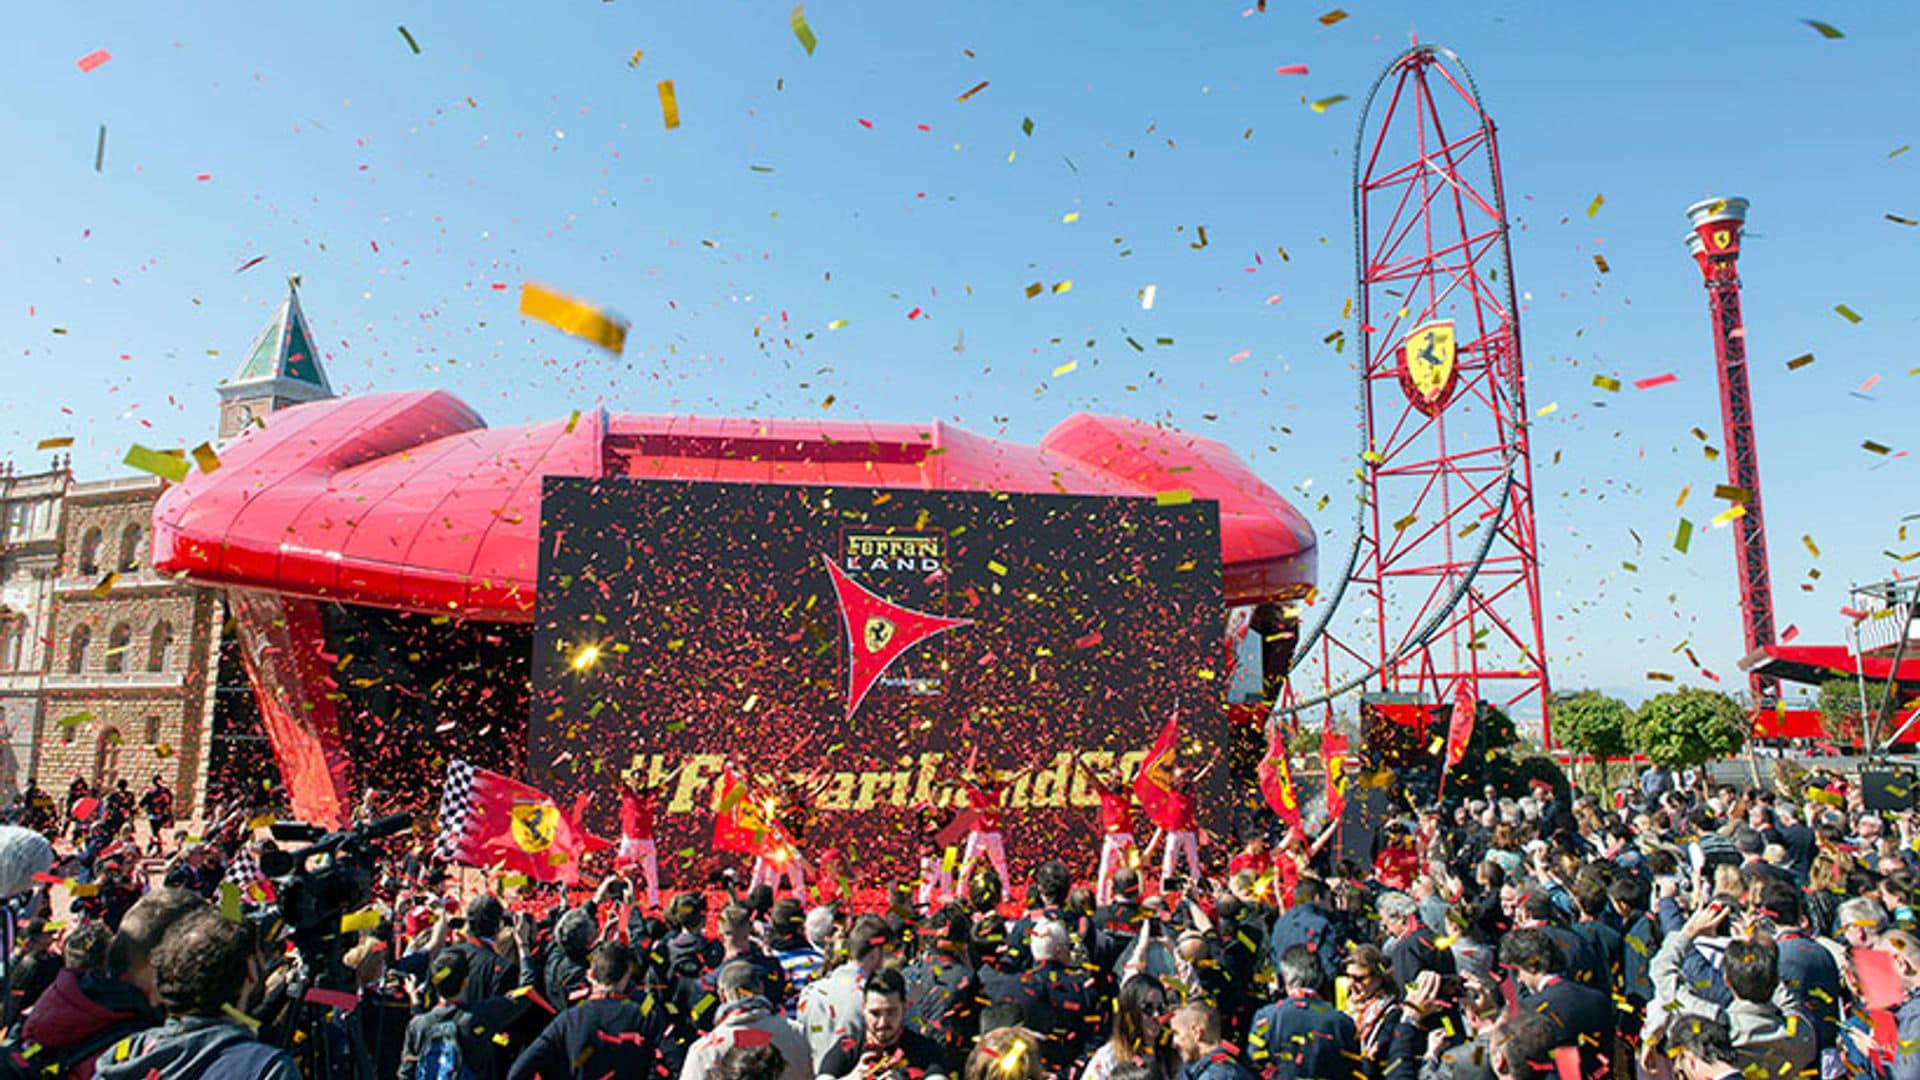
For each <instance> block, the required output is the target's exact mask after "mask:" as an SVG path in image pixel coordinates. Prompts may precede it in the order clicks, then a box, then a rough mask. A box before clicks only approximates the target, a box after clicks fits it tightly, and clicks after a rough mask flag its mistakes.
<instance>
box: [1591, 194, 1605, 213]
mask: <svg viewBox="0 0 1920 1080" xmlns="http://www.w3.org/2000/svg"><path fill="white" fill-rule="evenodd" d="M1605 205H1607V197H1606V196H1605V195H1595V196H1594V197H1593V201H1592V202H1590V203H1588V204H1587V216H1588V217H1592V216H1593V215H1595V214H1597V213H1599V212H1600V208H1601V207H1603V206H1605Z"/></svg>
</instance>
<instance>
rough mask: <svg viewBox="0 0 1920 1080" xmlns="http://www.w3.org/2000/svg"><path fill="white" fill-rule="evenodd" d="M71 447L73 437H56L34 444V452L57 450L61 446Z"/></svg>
mask: <svg viewBox="0 0 1920 1080" xmlns="http://www.w3.org/2000/svg"><path fill="white" fill-rule="evenodd" d="M72 445H73V436H71V435H56V436H54V437H53V438H51V439H41V440H40V441H39V443H37V444H35V446H34V449H35V450H58V449H60V448H61V447H63V446H72Z"/></svg>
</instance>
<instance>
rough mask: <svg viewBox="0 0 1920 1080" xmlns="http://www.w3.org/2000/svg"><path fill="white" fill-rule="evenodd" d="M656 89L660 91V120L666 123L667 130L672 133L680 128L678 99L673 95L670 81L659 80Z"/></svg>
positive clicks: (671, 81)
mask: <svg viewBox="0 0 1920 1080" xmlns="http://www.w3.org/2000/svg"><path fill="white" fill-rule="evenodd" d="M658 89H659V91H660V118H661V119H662V120H664V121H665V122H666V125H667V130H668V131H672V130H673V129H675V128H677V127H679V126H680V99H679V98H678V97H676V96H675V95H674V92H673V80H672V79H662V80H660V85H659V87H658Z"/></svg>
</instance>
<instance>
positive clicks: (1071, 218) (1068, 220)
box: [1060, 210, 1080, 225]
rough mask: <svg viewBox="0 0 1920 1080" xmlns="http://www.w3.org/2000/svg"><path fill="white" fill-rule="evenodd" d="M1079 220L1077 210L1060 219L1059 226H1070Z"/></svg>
mask: <svg viewBox="0 0 1920 1080" xmlns="http://www.w3.org/2000/svg"><path fill="white" fill-rule="evenodd" d="M1079 220H1080V211H1078V210H1075V211H1073V212H1072V213H1070V214H1068V215H1066V216H1065V217H1063V218H1061V219H1060V224H1062V225H1071V224H1073V223H1074V222H1076V221H1079Z"/></svg>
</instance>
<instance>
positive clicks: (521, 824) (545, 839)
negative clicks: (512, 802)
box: [513, 803, 560, 854]
mask: <svg viewBox="0 0 1920 1080" xmlns="http://www.w3.org/2000/svg"><path fill="white" fill-rule="evenodd" d="M559 824H560V811H559V810H558V809H557V808H556V807H554V805H553V804H552V803H521V804H519V805H517V806H515V807H514V808H513V842H514V843H516V844H519V845H520V850H522V851H525V852H528V853H530V854H538V853H539V852H542V851H545V850H547V849H548V848H549V847H552V846H553V835H554V831H555V830H556V829H557V827H558V826H559Z"/></svg>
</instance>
